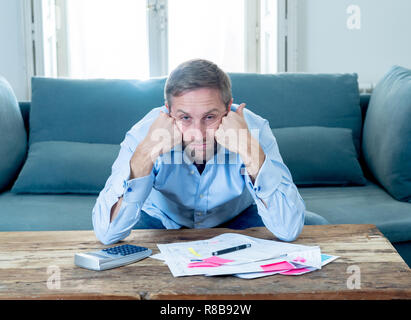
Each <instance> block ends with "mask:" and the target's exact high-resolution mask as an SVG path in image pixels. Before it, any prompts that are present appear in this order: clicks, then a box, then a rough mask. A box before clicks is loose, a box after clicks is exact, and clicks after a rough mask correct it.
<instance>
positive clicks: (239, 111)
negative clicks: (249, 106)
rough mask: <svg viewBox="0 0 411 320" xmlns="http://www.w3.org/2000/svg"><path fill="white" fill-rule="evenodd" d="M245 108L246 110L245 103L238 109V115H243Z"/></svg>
mask: <svg viewBox="0 0 411 320" xmlns="http://www.w3.org/2000/svg"><path fill="white" fill-rule="evenodd" d="M244 108H245V103H242V104H240V105H239V106H238V107H237V110H236V111H235V112H236V113H238V114H239V115H243V109H244Z"/></svg>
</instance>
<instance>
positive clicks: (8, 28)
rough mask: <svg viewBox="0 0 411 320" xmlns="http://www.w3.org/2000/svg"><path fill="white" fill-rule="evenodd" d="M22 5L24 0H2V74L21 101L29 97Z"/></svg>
mask: <svg viewBox="0 0 411 320" xmlns="http://www.w3.org/2000/svg"><path fill="white" fill-rule="evenodd" d="M21 6H22V0H0V75H1V76H3V77H4V78H6V79H7V81H8V82H9V83H10V85H11V86H12V88H13V90H14V93H15V94H16V96H17V99H18V100H20V101H22V100H27V99H28V89H27V73H26V55H25V48H24V37H23V22H22V19H21V13H22V9H21Z"/></svg>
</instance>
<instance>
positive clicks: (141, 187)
mask: <svg viewBox="0 0 411 320" xmlns="http://www.w3.org/2000/svg"><path fill="white" fill-rule="evenodd" d="M236 108H237V106H236V105H232V109H233V110H236ZM160 110H162V111H163V112H166V113H167V112H168V111H167V109H166V107H164V106H163V107H159V108H155V109H153V110H151V111H150V112H149V113H148V114H147V115H146V116H145V117H144V118H143V119H141V120H140V121H139V122H138V123H136V124H135V125H134V126H133V127H132V128H131V129H130V131H128V132H127V134H126V136H125V139H124V141H123V142H122V143H121V148H120V152H119V155H118V157H117V159H116V160H115V162H114V164H113V166H112V172H111V175H110V177H109V178H108V180H107V182H106V184H105V186H104V189H103V190H102V191H101V192H100V194H99V196H98V198H97V201H96V204H95V206H94V208H93V227H94V231H95V234H96V236H97V238H98V239H99V240H100V241H101V242H102V243H104V244H111V243H115V242H117V241H120V240H122V239H124V238H125V237H127V236H128V235H129V234H130V232H131V230H132V228H133V226H134V225H135V224H136V223H137V221H138V220H139V217H140V212H141V210H144V211H145V212H146V213H147V214H149V215H150V216H152V217H155V218H157V219H159V220H161V222H162V223H163V225H164V226H165V227H166V228H167V229H178V228H181V227H182V226H186V227H188V228H212V227H215V226H218V225H220V224H222V223H224V222H226V221H228V220H230V219H232V218H234V217H235V216H236V215H238V214H239V213H240V212H242V211H243V210H245V209H246V208H247V207H249V206H250V205H252V204H254V203H255V204H256V205H257V209H258V214H259V215H260V216H261V218H262V221H263V222H264V224H265V226H266V227H267V228H268V229H269V230H270V231H271V232H272V233H273V234H274V235H275V236H276V237H277V238H279V239H281V240H284V241H292V240H294V239H296V238H297V237H298V235H299V234H300V232H301V230H302V228H303V225H304V212H305V203H304V201H303V199H302V198H301V196H300V194H299V192H298V190H297V187H296V186H295V184H294V183H293V180H292V177H291V173H290V171H289V170H288V168H287V167H286V165H285V164H284V163H283V160H282V158H281V155H280V153H279V150H278V145H277V142H276V139H275V137H274V135H273V133H272V131H271V128H270V125H269V123H268V121H267V120H266V119H263V118H262V117H260V116H258V115H256V114H255V113H253V112H252V111H250V110H249V109H244V112H243V114H244V117H245V120H246V122H247V125H248V128H249V130H250V132H251V135H252V136H253V137H254V138H255V139H258V141H259V143H260V146H261V147H262V149H263V151H264V153H265V155H266V157H265V160H264V163H263V165H262V167H261V168H260V171H259V172H258V175H257V177H256V179H255V182H254V183H253V182H252V180H251V179H250V177H249V175H248V173H247V170H246V169H245V165H244V162H243V161H242V160H241V157H240V156H239V155H238V154H236V153H232V152H230V151H229V150H228V149H226V148H224V147H222V146H221V145H218V148H217V152H216V153H215V155H214V157H212V158H211V159H210V160H208V161H207V163H206V165H205V168H204V171H203V172H202V174H201V175H200V174H199V172H198V170H197V168H196V167H195V165H194V164H193V163H192V162H191V161H190V160H189V158H188V157H187V155H186V154H185V152H184V151H183V150H182V148H181V146H180V147H175V148H174V149H172V150H171V151H170V152H169V153H166V154H163V155H161V156H159V157H158V158H157V159H156V161H155V163H154V166H153V169H152V171H151V173H150V174H149V175H147V176H145V177H141V178H136V179H129V177H130V165H129V163H130V159H131V157H132V155H133V153H134V150H135V149H136V147H137V145H138V144H139V143H140V142H141V141H142V140H143V139H144V137H145V136H146V135H147V132H148V129H149V128H150V126H151V124H152V123H153V122H154V120H155V119H156V118H157V116H158V114H159V112H160ZM121 196H123V202H122V205H121V208H120V211H119V213H118V215H117V217H116V218H115V219H114V220H113V221H112V222H111V223H110V211H111V208H112V206H113V205H114V204H115V203H116V202H117V201H118V199H119V198H120V197H121ZM262 200H263V201H262ZM264 203H265V204H264ZM266 205H267V207H266Z"/></svg>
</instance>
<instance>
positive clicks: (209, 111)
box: [176, 108, 219, 115]
mask: <svg viewBox="0 0 411 320" xmlns="http://www.w3.org/2000/svg"><path fill="white" fill-rule="evenodd" d="M214 111H219V110H218V109H217V108H214V109H211V110H208V111H207V112H205V113H204V114H203V115H206V114H208V113H211V112H214ZM179 112H182V113H184V114H187V115H190V114H189V113H188V112H185V111H184V110H181V109H178V110H177V111H176V113H179Z"/></svg>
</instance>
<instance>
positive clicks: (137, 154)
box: [130, 140, 154, 179]
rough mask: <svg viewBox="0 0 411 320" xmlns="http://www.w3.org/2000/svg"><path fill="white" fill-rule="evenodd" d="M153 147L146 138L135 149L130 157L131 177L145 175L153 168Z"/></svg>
mask: <svg viewBox="0 0 411 320" xmlns="http://www.w3.org/2000/svg"><path fill="white" fill-rule="evenodd" d="M152 151H153V148H152V147H151V144H150V143H149V142H147V141H146V140H143V141H142V142H141V143H140V144H139V145H138V146H137V148H136V150H135V151H134V154H133V156H132V157H131V159H130V179H135V178H141V177H145V176H147V175H149V174H150V172H151V170H153V165H154V160H153V159H154V158H153V155H152Z"/></svg>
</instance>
